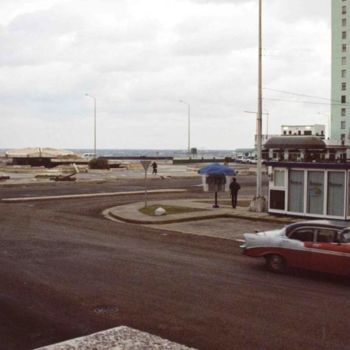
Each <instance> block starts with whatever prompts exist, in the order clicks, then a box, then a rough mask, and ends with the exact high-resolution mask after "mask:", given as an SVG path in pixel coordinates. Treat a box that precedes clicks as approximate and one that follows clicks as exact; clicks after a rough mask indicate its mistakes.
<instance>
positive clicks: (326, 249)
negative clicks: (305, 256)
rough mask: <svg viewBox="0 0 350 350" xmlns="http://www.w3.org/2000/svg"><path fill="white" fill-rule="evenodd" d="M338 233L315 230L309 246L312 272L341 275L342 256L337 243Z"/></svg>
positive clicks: (322, 229)
mask: <svg viewBox="0 0 350 350" xmlns="http://www.w3.org/2000/svg"><path fill="white" fill-rule="evenodd" d="M337 237H338V231H337V230H334V229H328V228H319V229H317V230H316V237H315V241H314V242H312V243H311V244H310V245H309V246H310V249H311V250H312V255H311V265H312V267H313V269H314V270H317V271H321V272H330V273H337V274H339V273H341V271H343V270H344V267H345V266H344V264H345V260H344V254H342V252H341V249H340V245H339V244H338V243H337Z"/></svg>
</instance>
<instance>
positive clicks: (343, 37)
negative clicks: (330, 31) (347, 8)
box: [341, 31, 346, 39]
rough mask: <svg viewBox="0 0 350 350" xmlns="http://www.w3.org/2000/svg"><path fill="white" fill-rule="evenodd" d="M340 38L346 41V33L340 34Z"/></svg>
mask: <svg viewBox="0 0 350 350" xmlns="http://www.w3.org/2000/svg"><path fill="white" fill-rule="evenodd" d="M341 38H342V39H346V32H345V31H344V32H342V33H341Z"/></svg>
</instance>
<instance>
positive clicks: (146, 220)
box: [104, 199, 295, 225]
mask: <svg viewBox="0 0 350 350" xmlns="http://www.w3.org/2000/svg"><path fill="white" fill-rule="evenodd" d="M152 205H157V206H159V207H161V206H162V205H163V206H164V205H166V206H176V207H183V208H191V209H192V208H193V209H196V210H197V211H192V212H187V213H181V214H170V215H169V214H168V215H163V216H151V215H146V214H143V213H142V212H141V211H140V209H141V208H143V207H144V202H136V203H132V204H127V205H120V206H117V207H112V208H109V209H107V210H105V211H104V214H105V216H106V217H107V218H108V217H109V218H114V219H117V220H120V221H124V222H128V223H133V224H142V225H148V224H152V225H161V224H171V223H178V222H186V221H196V220H206V219H216V218H240V219H247V220H256V221H265V222H271V223H281V224H288V223H291V222H294V221H295V219H293V218H291V217H282V216H274V215H270V214H268V213H255V212H250V211H249V208H248V207H237V208H236V209H233V208H232V207H231V206H229V205H220V208H213V203H212V202H209V201H203V200H200V199H176V200H162V201H149V202H148V206H152Z"/></svg>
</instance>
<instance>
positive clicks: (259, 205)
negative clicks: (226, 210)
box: [250, 0, 266, 212]
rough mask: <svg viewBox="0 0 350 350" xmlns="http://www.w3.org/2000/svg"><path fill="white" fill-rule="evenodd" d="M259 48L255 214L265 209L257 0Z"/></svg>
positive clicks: (260, 34)
mask: <svg viewBox="0 0 350 350" xmlns="http://www.w3.org/2000/svg"><path fill="white" fill-rule="evenodd" d="M258 37H259V48H258V56H259V60H258V113H257V115H256V137H257V140H256V150H257V165H256V196H255V198H254V199H253V201H252V203H251V206H250V209H251V210H252V211H256V212H262V211H264V210H265V207H266V200H265V198H264V197H263V193H262V172H261V170H262V113H263V106H262V103H263V99H262V0H259V35H258Z"/></svg>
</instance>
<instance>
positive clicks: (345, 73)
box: [330, 0, 350, 144]
mask: <svg viewBox="0 0 350 350" xmlns="http://www.w3.org/2000/svg"><path fill="white" fill-rule="evenodd" d="M349 15H350V0H332V108H331V125H330V127H331V132H330V137H331V140H333V141H341V142H343V143H345V144H350V139H349V138H350V94H348V91H349V90H350V57H349V49H350V40H349V39H350V17H349Z"/></svg>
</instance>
